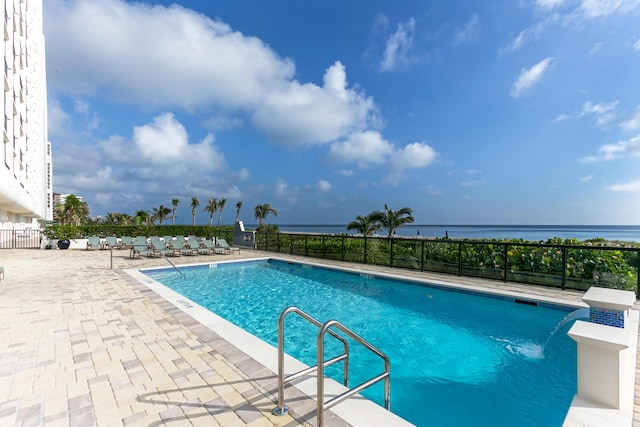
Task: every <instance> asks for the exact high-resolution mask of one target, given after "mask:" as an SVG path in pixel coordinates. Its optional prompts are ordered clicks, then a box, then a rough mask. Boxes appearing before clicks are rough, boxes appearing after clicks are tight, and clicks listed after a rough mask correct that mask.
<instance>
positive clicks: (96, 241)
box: [87, 236, 104, 251]
mask: <svg viewBox="0 0 640 427" xmlns="http://www.w3.org/2000/svg"><path fill="white" fill-rule="evenodd" d="M92 249H104V245H103V244H102V240H100V237H98V236H90V237H89V238H88V239H87V250H88V251H90V250H92Z"/></svg>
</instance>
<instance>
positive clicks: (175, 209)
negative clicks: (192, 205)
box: [171, 199, 180, 225]
mask: <svg viewBox="0 0 640 427" xmlns="http://www.w3.org/2000/svg"><path fill="white" fill-rule="evenodd" d="M178 203H180V200H178V199H172V200H171V204H172V205H173V215H172V216H171V225H173V224H175V223H176V211H177V210H178Z"/></svg>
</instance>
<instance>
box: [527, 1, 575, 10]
mask: <svg viewBox="0 0 640 427" xmlns="http://www.w3.org/2000/svg"><path fill="white" fill-rule="evenodd" d="M569 1H571V0H534V3H535V5H536V6H537V7H539V8H540V9H544V10H551V9H556V8H558V7H561V6H563V5H565V4H567V3H568V2H569Z"/></svg>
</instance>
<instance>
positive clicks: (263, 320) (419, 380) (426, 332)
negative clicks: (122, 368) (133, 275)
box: [144, 260, 576, 427]
mask: <svg viewBox="0 0 640 427" xmlns="http://www.w3.org/2000/svg"><path fill="white" fill-rule="evenodd" d="M182 271H183V272H184V273H185V276H186V277H183V276H181V275H180V274H178V273H177V272H176V271H175V270H153V271H144V273H145V274H147V275H149V276H150V277H152V278H153V279H155V280H157V281H158V282H160V283H162V284H164V285H165V286H167V287H169V288H171V289H173V290H175V291H177V292H179V293H180V294H182V295H184V296H185V297H187V298H189V299H190V300H192V301H194V302H196V303H198V304H200V305H202V306H204V307H206V308H207V309H209V310H210V311H212V312H214V313H216V314H218V315H219V316H221V317H223V318H225V319H227V320H228V321H230V322H232V323H234V324H236V325H238V326H240V327H241V328H243V329H245V330H247V331H248V332H250V333H252V334H253V335H256V336H257V337H259V338H261V339H262V340H264V341H266V342H268V343H270V344H272V345H274V346H277V339H278V338H277V336H278V334H277V329H278V328H277V322H278V316H279V315H280V313H281V312H282V310H284V309H285V308H286V307H288V306H296V307H298V308H300V309H302V310H303V311H305V312H307V313H309V314H310V315H311V316H313V317H315V318H316V319H318V320H319V321H320V322H324V321H326V320H330V319H336V320H338V321H340V322H341V323H343V324H344V325H345V326H347V327H348V328H350V329H351V330H353V331H354V332H356V333H358V334H359V335H360V336H362V337H363V338H364V339H366V340H367V341H369V342H370V343H372V344H373V345H375V346H376V347H378V348H379V349H380V350H382V351H383V352H384V353H386V354H387V355H388V356H389V358H390V360H391V410H392V411H393V412H394V413H396V414H398V415H399V416H401V417H403V418H405V419H406V420H408V421H410V422H412V423H414V424H416V425H417V426H467V425H473V426H492V427H495V426H522V425H527V426H545V427H546V426H560V425H562V422H563V420H564V417H565V414H566V412H567V410H568V408H569V405H570V403H571V399H572V397H573V395H574V394H575V391H576V344H575V342H574V341H573V340H571V339H570V338H569V337H568V336H567V334H566V332H567V331H568V329H569V328H570V326H571V324H572V322H567V323H566V325H563V326H562V327H561V328H560V329H558V330H557V331H555V332H554V333H553V334H552V332H553V331H554V329H555V328H556V326H558V325H559V324H560V323H561V322H562V320H563V319H564V318H565V317H566V316H567V315H568V314H569V313H570V310H572V309H571V308H566V307H551V306H542V305H540V306H531V305H526V304H516V303H514V301H513V300H512V299H511V300H509V299H506V298H496V297H489V296H482V295H481V294H474V293H468V292H459V291H451V290H447V289H443V288H440V287H436V286H434V287H431V286H425V285H423V284H417V283H412V282H409V281H406V282H405V281H396V280H391V279H385V278H380V277H377V278H372V277H362V276H361V275H359V274H353V273H344V272H338V271H335V270H332V269H325V268H317V267H313V268H311V267H310V266H305V265H301V264H295V263H287V262H282V261H275V260H268V261H266V260H264V261H254V262H242V263H225V264H218V265H217V266H216V268H211V267H210V266H209V265H205V266H197V267H196V266H194V267H187V268H182ZM285 332H286V334H285V351H286V352H287V353H288V354H290V355H292V356H294V357H296V358H297V359H299V360H301V361H303V362H305V363H307V364H309V365H315V353H316V350H315V337H316V334H317V328H315V327H313V326H310V325H309V324H308V323H306V322H304V321H302V320H301V319H299V318H298V317H297V316H295V315H290V316H288V317H287V320H286V324H285ZM334 341H335V340H333V339H332V338H330V337H329V338H326V349H325V355H326V356H325V357H331V356H334V355H337V354H338V353H339V352H340V351H341V349H342V347H341V346H340V345H338V344H337V343H336V342H334ZM350 349H351V353H352V356H351V358H350V384H351V385H357V384H359V383H361V382H362V381H365V380H367V379H369V378H371V377H372V376H373V375H376V374H378V373H380V372H382V371H383V363H382V361H381V360H380V359H379V358H378V357H377V356H375V355H372V354H371V353H369V352H368V351H366V350H364V349H362V348H361V347H360V346H359V345H357V344H355V343H350ZM341 368H342V365H341V364H339V366H333V367H330V368H328V369H327V370H326V372H327V374H329V375H330V376H331V377H333V378H334V379H336V380H337V381H339V382H341V381H342V380H341V378H342V371H341ZM362 394H363V395H365V396H366V397H367V398H369V399H371V400H373V401H375V402H377V403H378V404H380V405H382V404H383V390H382V383H379V384H376V385H375V386H373V387H371V388H369V389H367V390H365V391H364V392H363V393H362Z"/></svg>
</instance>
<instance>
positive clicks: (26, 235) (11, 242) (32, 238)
mask: <svg viewBox="0 0 640 427" xmlns="http://www.w3.org/2000/svg"><path fill="white" fill-rule="evenodd" d="M41 239H42V231H41V230H0V249H40V241H41Z"/></svg>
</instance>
